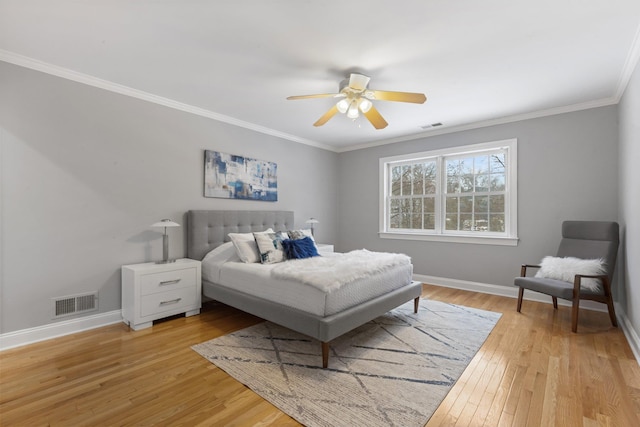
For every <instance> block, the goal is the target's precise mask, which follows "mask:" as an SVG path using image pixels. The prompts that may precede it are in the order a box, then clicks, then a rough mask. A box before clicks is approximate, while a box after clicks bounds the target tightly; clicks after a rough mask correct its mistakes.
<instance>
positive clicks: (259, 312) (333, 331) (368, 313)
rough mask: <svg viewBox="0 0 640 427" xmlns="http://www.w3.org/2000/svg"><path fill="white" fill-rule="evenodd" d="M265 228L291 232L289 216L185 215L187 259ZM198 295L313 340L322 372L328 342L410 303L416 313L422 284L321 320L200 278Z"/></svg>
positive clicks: (261, 213) (262, 213) (256, 213)
mask: <svg viewBox="0 0 640 427" xmlns="http://www.w3.org/2000/svg"><path fill="white" fill-rule="evenodd" d="M269 227H271V228H273V229H274V230H275V231H285V230H291V229H293V228H295V227H294V219H293V212H291V211H224V210H220V211H202V210H194V211H189V212H187V256H188V257H189V258H191V259H197V260H201V259H202V258H204V256H205V255H206V254H207V253H208V252H209V251H211V250H212V249H214V248H216V247H217V246H220V245H221V244H223V243H224V242H227V241H229V236H228V234H229V233H249V232H252V231H263V230H265V229H266V228H269ZM202 292H203V294H204V295H205V296H207V297H209V298H211V299H214V300H216V301H220V302H222V303H225V304H227V305H230V306H232V307H235V308H238V309H240V310H242V311H245V312H247V313H251V314H253V315H255V316H258V317H261V318H263V319H266V320H269V321H271V322H273V323H276V324H278V325H282V326H285V327H287V328H289V329H292V330H294V331H297V332H300V333H302V334H305V335H308V336H310V337H313V338H316V339H318V340H319V341H321V343H322V366H323V367H324V368H326V367H327V366H328V361H329V341H331V340H332V339H334V338H336V337H338V336H340V335H342V334H344V333H346V332H349V331H350V330H352V329H354V328H357V327H358V326H360V325H363V324H364V323H366V322H368V321H370V320H373V319H375V318H376V317H378V316H380V315H382V314H384V313H386V312H387V311H389V310H392V309H394V308H396V307H398V306H400V305H402V304H404V303H405V302H407V301H410V300H412V299H413V300H414V302H415V304H414V310H415V311H416V312H417V310H418V302H419V298H420V294H421V293H422V284H421V283H419V282H411V283H408V284H407V285H406V286H403V287H402V288H399V289H396V290H394V291H392V292H390V293H388V294H385V295H382V296H379V297H377V298H374V299H372V300H369V301H367V302H365V303H362V304H360V305H357V306H355V307H351V308H349V309H347V310H345V311H342V312H340V313H336V314H333V315H331V316H327V317H321V316H317V315H313V314H309V313H305V312H303V311H300V310H297V309H295V308H291V307H287V306H285V305H282V304H278V303H275V302H271V301H267V300H264V299H262V298H258V297H256V296H253V295H250V294H247V293H244V292H239V291H236V290H234V289H230V288H228V287H224V286H220V285H218V284H216V283H212V282H209V281H206V280H203V282H202Z"/></svg>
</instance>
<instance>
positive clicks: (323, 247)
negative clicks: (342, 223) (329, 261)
mask: <svg viewBox="0 0 640 427" xmlns="http://www.w3.org/2000/svg"><path fill="white" fill-rule="evenodd" d="M316 247H317V248H318V253H319V254H320V255H322V254H328V253H331V252H333V245H330V244H328V243H316Z"/></svg>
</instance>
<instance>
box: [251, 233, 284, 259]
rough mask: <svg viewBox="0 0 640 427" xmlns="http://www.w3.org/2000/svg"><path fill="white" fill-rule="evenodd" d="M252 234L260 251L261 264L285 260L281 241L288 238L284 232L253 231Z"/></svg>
mask: <svg viewBox="0 0 640 427" xmlns="http://www.w3.org/2000/svg"><path fill="white" fill-rule="evenodd" d="M253 235H254V237H255V239H256V244H257V245H258V252H260V261H261V262H262V263H263V264H273V263H276V262H282V261H285V260H286V258H285V256H284V251H283V250H282V241H283V240H285V239H288V238H289V235H288V234H287V233H286V232H282V231H278V232H277V233H253Z"/></svg>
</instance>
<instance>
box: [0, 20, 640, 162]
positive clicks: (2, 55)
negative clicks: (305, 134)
mask: <svg viewBox="0 0 640 427" xmlns="http://www.w3.org/2000/svg"><path fill="white" fill-rule="evenodd" d="M0 61H4V62H8V63H11V64H14V65H18V66H21V67H25V68H29V69H32V70H36V71H40V72H43V73H46V74H50V75H54V76H57V77H61V78H64V79H67V80H72V81H75V82H78V83H82V84H86V85H89V86H93V87H96V88H100V89H104V90H108V91H110V92H114V93H118V94H121V95H125V96H130V97H133V98H137V99H140V100H143V101H147V102H152V103H154V104H158V105H162V106H165V107H168V108H173V109H175V110H180V111H184V112H187V113H191V114H195V115H198V116H202V117H207V118H210V119H213V120H216V121H220V122H223V123H228V124H230V125H233V126H238V127H241V128H245V129H249V130H252V131H255V132H259V133H262V134H265V135H270V136H274V137H277V138H281V139H285V140H289V141H293V142H297V143H300V144H304V145H308V146H311V147H315V148H320V149H323V150H327V151H332V152H335V153H344V152H349V151H355V150H362V149H367V148H373V147H379V146H382V145H388V144H394V143H397V142H405V141H413V140H417V139H423V138H430V137H433V136H438V135H444V134H449V133H455V132H462V131H465V130H472V129H479V128H483V127H489V126H495V125H501V124H506V123H513V122H518V121H523V120H529V119H535V118H540V117H546V116H553V115H557V114H563V113H570V112H575V111H581V110H587V109H591V108H598V107H604V106H609V105H615V104H618V103H619V102H620V99H621V98H622V95H624V91H625V90H626V87H627V85H628V83H629V80H630V79H631V76H632V74H633V72H634V70H635V68H636V66H637V64H638V62H639V61H640V26H639V27H638V31H636V35H635V38H634V40H633V42H632V45H631V49H630V51H629V55H628V56H627V60H626V62H625V65H624V68H623V71H622V73H621V76H620V79H619V81H618V86H617V89H616V93H615V95H614V96H612V97H609V98H603V99H598V100H594V101H588V102H583V103H578V104H572V105H566V106H562V107H555V108H550V109H546V110H540V111H534V112H530V113H524V114H517V115H512V116H507V117H500V118H497V119H489V120H482V121H477V122H472V123H466V124H461V125H454V126H451V127H447V126H445V127H442V128H438V129H437V130H431V131H426V132H420V133H417V134H412V135H406V136H400V137H396V138H389V139H384V140H380V141H375V142H370V143H363V144H357V145H351V146H347V147H334V146H330V145H327V144H323V143H320V142H317V141H312V140H309V139H305V138H300V137H298V136H295V135H291V134H288V133H284V132H280V131H277V130H275V129H271V128H267V127H265V126H260V125H257V124H254V123H250V122H246V121H243V120H240V119H236V118H235V117H230V116H226V115H224V114H219V113H216V112H213V111H210V110H206V109H204V108H200V107H195V106H193V105H189V104H185V103H182V102H178V101H175V100H172V99H169V98H165V97H161V96H157V95H154V94H151V93H148V92H144V91H141V90H137V89H134V88H131V87H128V86H124V85H120V84H118V83H114V82H110V81H108V80H104V79H100V78H97V77H94V76H90V75H88V74H84V73H79V72H77V71H73V70H70V69H68V68H64V67H59V66H57V65H53V64H49V63H46V62H43V61H39V60H36V59H33V58H29V57H27V56H23V55H19V54H16V53H13V52H9V51H6V50H2V49H0Z"/></svg>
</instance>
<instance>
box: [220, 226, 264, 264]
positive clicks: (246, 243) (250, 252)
mask: <svg viewBox="0 0 640 427" xmlns="http://www.w3.org/2000/svg"><path fill="white" fill-rule="evenodd" d="M262 233H273V229H272V228H268V229H266V230H265V231H262ZM229 238H230V239H231V241H232V242H233V246H235V247H236V251H237V252H238V256H239V257H240V259H241V260H242V262H248V263H251V262H260V253H259V252H258V245H256V239H255V237H254V236H253V233H229Z"/></svg>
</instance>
